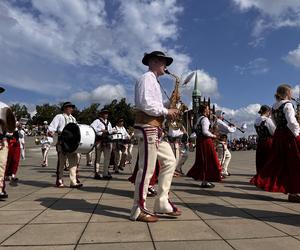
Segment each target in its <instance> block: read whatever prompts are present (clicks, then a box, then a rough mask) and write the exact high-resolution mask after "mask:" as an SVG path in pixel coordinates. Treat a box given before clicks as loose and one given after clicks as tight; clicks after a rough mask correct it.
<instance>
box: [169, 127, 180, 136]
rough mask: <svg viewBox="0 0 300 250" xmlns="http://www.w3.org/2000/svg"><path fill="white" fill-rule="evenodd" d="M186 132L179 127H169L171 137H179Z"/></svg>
mask: <svg viewBox="0 0 300 250" xmlns="http://www.w3.org/2000/svg"><path fill="white" fill-rule="evenodd" d="M183 134H184V133H183V131H182V130H181V129H180V128H179V129H173V128H171V127H170V128H169V131H168V136H171V137H179V136H182V135H183Z"/></svg>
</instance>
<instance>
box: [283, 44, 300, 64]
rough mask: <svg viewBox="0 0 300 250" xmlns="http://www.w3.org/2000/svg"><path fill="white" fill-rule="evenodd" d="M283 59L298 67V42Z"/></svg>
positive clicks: (299, 53) (299, 55)
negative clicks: (296, 46)
mask: <svg viewBox="0 0 300 250" xmlns="http://www.w3.org/2000/svg"><path fill="white" fill-rule="evenodd" d="M283 59H284V60H285V61H286V62H288V63H290V64H292V65H294V66H295V67H298V68H300V44H299V45H298V48H296V49H294V50H292V51H290V52H289V53H288V54H287V55H286V56H285V57H284V58H283Z"/></svg>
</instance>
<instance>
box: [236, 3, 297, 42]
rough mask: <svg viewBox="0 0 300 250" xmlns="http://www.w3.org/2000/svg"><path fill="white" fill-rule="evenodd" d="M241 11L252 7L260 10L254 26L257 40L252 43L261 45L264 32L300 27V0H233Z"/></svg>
mask: <svg viewBox="0 0 300 250" xmlns="http://www.w3.org/2000/svg"><path fill="white" fill-rule="evenodd" d="M232 1H233V2H234V4H235V5H236V6H238V8H239V9H240V10H241V11H248V10H251V9H254V10H257V11H258V12H259V15H258V18H257V19H256V21H255V25H254V28H253V36H254V37H255V40H254V41H253V42H251V43H250V44H251V45H253V46H258V45H260V44H261V43H262V42H263V41H264V39H263V38H262V37H263V36H264V33H265V32H266V31H270V30H276V29H280V28H284V27H297V28H300V1H298V0H272V1H271V0H232Z"/></svg>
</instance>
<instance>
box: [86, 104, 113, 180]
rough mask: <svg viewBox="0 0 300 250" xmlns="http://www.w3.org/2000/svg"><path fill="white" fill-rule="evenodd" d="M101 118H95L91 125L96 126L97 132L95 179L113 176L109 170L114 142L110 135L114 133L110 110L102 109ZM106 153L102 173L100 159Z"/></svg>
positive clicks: (108, 178) (106, 178) (107, 178)
mask: <svg viewBox="0 0 300 250" xmlns="http://www.w3.org/2000/svg"><path fill="white" fill-rule="evenodd" d="M99 116H100V117H99V118H98V119H96V120H94V121H93V123H92V124H91V126H92V127H93V128H94V130H95V132H96V141H97V142H96V149H95V152H96V155H95V165H94V172H95V176H94V179H96V180H101V179H104V180H110V179H111V178H112V176H111V174H110V173H109V171H108V168H109V162H110V156H111V150H112V143H111V139H110V137H109V135H111V134H113V129H112V126H111V123H110V122H109V121H108V110H106V109H102V110H101V111H100V114H99ZM102 153H103V154H104V166H103V174H102V176H101V174H100V159H101V154H102Z"/></svg>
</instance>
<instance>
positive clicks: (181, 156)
mask: <svg viewBox="0 0 300 250" xmlns="http://www.w3.org/2000/svg"><path fill="white" fill-rule="evenodd" d="M168 138H169V142H170V145H171V147H172V150H173V153H174V155H175V158H176V162H177V164H176V169H175V176H182V175H184V173H183V171H182V166H183V165H184V163H185V162H186V160H187V157H188V154H187V150H186V143H187V142H186V140H187V133H186V130H185V128H184V127H183V126H182V127H181V128H173V127H172V126H170V127H169V131H168Z"/></svg>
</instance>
